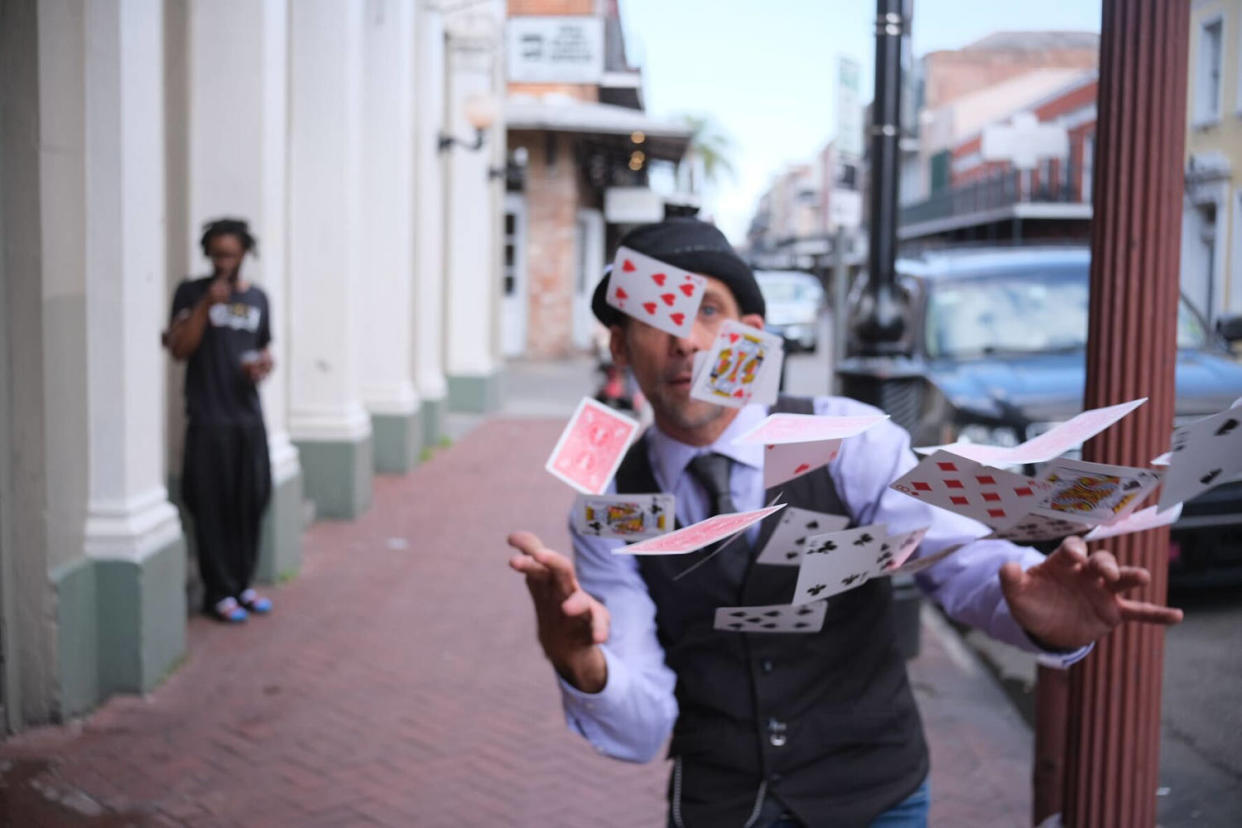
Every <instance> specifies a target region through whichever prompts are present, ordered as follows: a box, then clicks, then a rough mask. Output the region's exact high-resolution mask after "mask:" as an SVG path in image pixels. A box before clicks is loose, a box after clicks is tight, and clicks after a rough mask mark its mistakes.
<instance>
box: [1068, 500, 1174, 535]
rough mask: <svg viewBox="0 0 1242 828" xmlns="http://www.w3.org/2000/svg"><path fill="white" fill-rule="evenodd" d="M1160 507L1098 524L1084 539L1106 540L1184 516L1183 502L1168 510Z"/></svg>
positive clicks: (1156, 526)
mask: <svg viewBox="0 0 1242 828" xmlns="http://www.w3.org/2000/svg"><path fill="white" fill-rule="evenodd" d="M1159 508H1160V507H1158V506H1148V507H1147V508H1146V509H1143V510H1141V511H1138V512H1135V513H1133V514H1131V515H1127V516H1126V517H1123V518H1122V519H1121V520H1119V521H1117V522H1116V523H1110V524H1108V525H1107V526H1097V527H1095V528H1094V529H1092V530H1091V531H1090V532H1088V533H1087V534H1086V536H1085V537H1084V538H1083V540H1088V541H1097V540H1104V539H1105V538H1113V537H1116V536H1117V535H1128V534H1130V533H1131V532H1143V531H1145V530H1147V529H1157V528H1159V527H1161V526H1169V525H1171V524H1174V523H1177V519H1178V518H1179V517H1181V516H1182V504H1180V503H1178V504H1177V505H1175V506H1174V507H1173V508H1172V509H1169V510H1168V511H1166V512H1161V511H1159Z"/></svg>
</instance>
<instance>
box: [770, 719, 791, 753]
mask: <svg viewBox="0 0 1242 828" xmlns="http://www.w3.org/2000/svg"><path fill="white" fill-rule="evenodd" d="M787 741H788V737H787V736H786V735H785V723H784V722H779V721H777V720H776V719H768V742H769V743H770V744H771V745H772V747H784V746H785V742H787Z"/></svg>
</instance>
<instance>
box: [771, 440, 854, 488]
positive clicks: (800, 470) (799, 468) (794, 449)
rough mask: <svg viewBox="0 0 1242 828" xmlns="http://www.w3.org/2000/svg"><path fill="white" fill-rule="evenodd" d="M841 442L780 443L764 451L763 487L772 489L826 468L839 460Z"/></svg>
mask: <svg viewBox="0 0 1242 828" xmlns="http://www.w3.org/2000/svg"><path fill="white" fill-rule="evenodd" d="M840 450H841V441H840V440H822V441H820V442H818V443H778V444H776V445H771V446H765V447H764V450H763V487H764V488H765V489H771V488H773V487H774V486H779V485H780V484H781V483H785V482H786V481H789V480H793V479H794V478H795V477H801V476H802V475H804V474H807V473H808V472H812V471H815V470H816V469H818V468H820V467H821V466H826V465H828V464H829V463H831V462H832V461H833V460H835V459H836V458H837V453H838V452H839V451H840Z"/></svg>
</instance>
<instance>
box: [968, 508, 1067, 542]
mask: <svg viewBox="0 0 1242 828" xmlns="http://www.w3.org/2000/svg"><path fill="white" fill-rule="evenodd" d="M1090 528H1091V524H1089V523H1079V522H1077V521H1072V520H1066V519H1065V518H1064V517H1052V516H1049V515H1044V514H1040V513H1038V512H1031V513H1030V514H1027V515H1023V516H1022V517H1021V518H1020V519H1019V520H1018V522H1017V523H1014V524H1012V525H1010V526H1006V527H1005V528H1004V529H999V530H997V531H995V532H993V533H992V534H990V535H988V540H1007V541H1011V542H1013V543H1037V542H1039V541H1046V540H1060V539H1061V538H1068V537H1069V536H1070V535H1078V536H1079V537H1081V536H1082V535H1083V534H1084V533H1085V532H1086V531H1087V530H1089V529H1090Z"/></svg>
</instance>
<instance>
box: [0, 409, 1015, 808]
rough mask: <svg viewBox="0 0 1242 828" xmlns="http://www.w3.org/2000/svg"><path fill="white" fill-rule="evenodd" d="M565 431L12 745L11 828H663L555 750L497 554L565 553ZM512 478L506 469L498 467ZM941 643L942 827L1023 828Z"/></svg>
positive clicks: (499, 433) (399, 496)
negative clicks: (68, 720)
mask: <svg viewBox="0 0 1242 828" xmlns="http://www.w3.org/2000/svg"><path fill="white" fill-rule="evenodd" d="M560 427H561V423H560V422H559V421H556V420H550V419H512V418H510V419H495V420H491V421H488V422H486V423H484V424H482V425H481V426H480V427H479V428H477V429H476V430H474V431H473V432H471V433H470V434H469V435H468V436H467V437H466V438H465V439H464V440H463V441H462V442H461V443H459V444H457V445H455V446H454V447H453V448H451V449H449V450H447V451H444V452H441V453H440V454H438V455H437V456H436V457H435V458H433V459H432V460H431V461H429V462H427V463H425V464H423V465H422V466H420V467H419V468H418V469H416V470H415V471H414V472H413V473H411V474H409V475H407V476H404V477H382V478H378V479H377V480H376V485H375V493H374V494H375V505H374V507H373V508H372V509H371V511H370V512H369V513H368V514H367V515H365V516H364V517H363V518H361V519H360V520H358V521H355V522H352V523H344V522H341V523H327V522H324V523H318V524H316V525H315V526H314V527H313V528H312V529H311V530H310V531H309V532H308V533H307V535H306V538H305V556H304V561H305V565H304V568H303V571H302V573H301V574H300V576H299V577H298V578H296V579H295V580H293V581H291V582H290V583H288V584H286V585H284V586H282V587H279V588H276V589H274V590H273V591H272V595H273V597H274V599H275V602H276V612H275V613H274V614H273V615H272V616H271V617H269V618H260V619H254V620H252V621H251V622H250V623H248V624H247V625H245V626H244V627H242V628H230V627H224V626H220V625H217V624H214V623H212V622H209V621H207V620H205V619H201V618H195V619H193V620H192V621H191V623H190V629H189V655H188V657H187V659H186V661H185V663H184V664H182V665H181V667H180V669H179V670H177V671H176V672H175V673H174V674H173V675H172V676H171V677H170V678H169V679H168V680H167V681H166V682H165V683H164V684H163V685H162V686H160V687H159V688H157V689H156V690H155V692H153V693H151V694H150V695H149V696H147V697H143V698H138V697H118V698H114V699H112V700H111V701H109V702H108V703H107V704H105V705H104V706H103V707H102V708H101V709H100V710H98V711H97V712H96V713H95V714H93V715H92V716H90V717H88V718H86V719H85V720H83V721H81V722H76V723H72V724H70V725H67V726H64V727H55V728H42V729H38V730H34V731H31V732H27V733H24V734H21V735H19V736H17V737H14V738H12V739H10V740H9V741H8V742H6V743H4V744H3V745H0V796H2V797H3V802H0V819H4V818H7V821H8V824H14V825H23V826H24V825H92V826H95V825H107V826H113V825H188V826H216V825H239V824H247V825H265V826H266V825H272V826H283V825H291V826H320V825H322V826H345V825H367V824H379V825H393V826H407V825H417V826H440V825H443V826H449V825H452V826H462V825H470V826H475V825H489V826H491V825H513V826H545V825H546V826H576V825H586V824H591V825H603V826H643V825H662V824H663V819H664V804H663V795H664V786H665V775H666V772H667V764H666V763H665V762H663V761H660V762H656V763H653V764H651V765H646V766H636V765H629V764H624V763H620V762H616V761H613V760H609V759H606V758H604V757H601V756H598V755H597V754H595V753H594V751H593V750H592V749H591V748H590V746H589V745H587V744H586V743H585V742H583V741H582V740H580V739H578V738H577V737H575V736H573V735H571V734H570V733H569V732H568V731H567V730H566V728H565V727H564V724H563V720H562V717H561V713H560V705H559V701H558V696H557V693H556V690H555V685H554V682H553V677H552V673H551V671H550V670H549V669H548V668H547V667H546V665H545V664H544V663H543V662H542V660H541V656H540V654H539V652H538V649H537V645H536V643H535V639H534V625H533V619H532V617H531V611H530V607H529V604H528V599H527V597H526V594H525V590H524V588H523V587H522V584H521V582H520V580H519V579H518V578H517V576H516V575H514V574H513V573H511V572H510V571H509V570H508V569H507V567H506V566H505V559H506V557H507V555H508V552H507V548H506V547H505V546H504V535H505V532H506V531H507V530H508V529H510V528H517V527H524V528H529V529H531V530H533V531H535V532H537V533H539V534H540V535H541V536H542V537H543V538H544V539H545V540H546V541H549V542H551V543H553V544H555V545H559V546H561V547H562V548H563V547H564V545H565V542H566V532H565V530H564V528H563V519H564V518H563V516H564V514H565V511H566V509H567V507H568V506H569V504H570V502H571V500H572V492H570V491H569V490H568V489H567V488H566V487H565V486H563V485H562V484H560V483H559V482H557V481H556V480H554V479H553V478H552V477H551V476H549V475H547V474H546V473H545V472H544V471H543V469H542V466H543V461H544V459H545V457H546V455H547V453H548V451H549V450H550V448H551V446H552V445H553V443H554V442H555V438H556V435H557V434H558V432H559V430H560ZM495 458H500V459H502V460H503V462H501V463H499V464H497V463H494V462H493V460H494V459H495ZM953 645H954V641H953V639H952V638H946V639H943V640H942V639H941V637H940V636H939V635H938V634H927V629H926V628H925V634H924V649H923V653H922V654H921V655H920V656H919V658H918V659H916V660H915V661H913V662H912V663H911V675H912V680H913V682H914V686H915V689H916V694H917V696H918V699H919V703H920V707H921V709H922V711H923V714H924V718H925V721H926V724H927V729H928V734H929V739H930V742H931V746H932V754H933V771H932V785H933V792H934V798H935V804H934V806H933V811H932V814H933V824H935V825H952V826H962V827H964V828H968V826H984V825H986V826H998V825H1023V824H1027V822H1028V818H1027V814H1028V811H1029V779H1030V735H1029V731H1027V730H1026V728H1025V726H1024V725H1023V724H1022V723H1021V721H1020V719H1019V718H1018V717H1017V715H1016V714H1015V713H1014V712H1013V711H1012V710H1011V709H1010V707H1009V706H1008V703H1007V702H1006V701H1005V700H1004V698H1003V696H1002V695H1001V693H1000V691H999V689H998V688H997V687H996V686H995V685H994V683H993V682H992V679H991V678H990V677H988V676H987V675H986V674H984V673H983V672H982V671H981V670H980V669H979V668H978V666H977V665H976V664H974V663H973V662H972V661H971V659H972V658H973V656H970V655H968V654H965V653H964V651H963V652H959V651H958V650H956V649H955V647H954V646H953Z"/></svg>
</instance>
